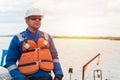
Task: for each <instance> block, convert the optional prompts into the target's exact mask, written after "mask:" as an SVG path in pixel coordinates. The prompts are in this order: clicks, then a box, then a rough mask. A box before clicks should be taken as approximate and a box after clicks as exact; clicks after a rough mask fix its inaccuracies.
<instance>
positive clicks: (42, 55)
mask: <svg viewBox="0 0 120 80" xmlns="http://www.w3.org/2000/svg"><path fill="white" fill-rule="evenodd" d="M22 50H23V53H22V55H21V58H20V61H19V64H18V69H19V71H20V72H21V73H23V74H24V75H30V74H33V73H35V72H37V71H38V70H39V69H42V70H45V71H51V70H53V68H54V65H53V60H52V56H51V53H50V50H49V43H48V41H47V40H46V39H45V38H39V39H38V41H37V43H35V42H34V41H33V40H25V41H24V43H23V45H22Z"/></svg>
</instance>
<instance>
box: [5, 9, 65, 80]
mask: <svg viewBox="0 0 120 80" xmlns="http://www.w3.org/2000/svg"><path fill="white" fill-rule="evenodd" d="M42 18H43V15H42V14H41V12H40V10H39V9H38V8H30V9H28V10H27V12H26V15H25V20H26V24H27V25H28V27H27V29H26V30H25V31H23V32H21V33H20V34H18V35H15V36H14V37H13V39H12V40H11V43H10V46H9V49H8V55H7V57H6V66H7V69H8V71H9V73H10V75H11V76H12V77H13V79H14V80H52V78H51V75H50V74H51V71H53V72H54V74H55V77H54V80H62V77H63V72H62V69H61V65H60V63H59V58H58V53H57V51H56V48H55V46H54V43H53V40H52V38H51V36H50V35H49V34H47V33H45V32H42V31H40V30H39V28H40V26H41V20H42ZM16 63H17V64H16Z"/></svg>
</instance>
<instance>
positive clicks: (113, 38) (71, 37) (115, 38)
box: [0, 35, 120, 40]
mask: <svg viewBox="0 0 120 80" xmlns="http://www.w3.org/2000/svg"><path fill="white" fill-rule="evenodd" d="M13 36H14V35H0V37H13ZM52 37H53V38H64V39H108V40H120V37H114V36H105V37H104V36H52Z"/></svg>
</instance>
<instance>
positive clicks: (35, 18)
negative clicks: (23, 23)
mask: <svg viewBox="0 0 120 80" xmlns="http://www.w3.org/2000/svg"><path fill="white" fill-rule="evenodd" d="M29 19H31V20H37V19H38V20H39V21H41V18H37V17H29Z"/></svg>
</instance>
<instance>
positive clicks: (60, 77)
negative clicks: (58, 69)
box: [54, 74, 63, 80]
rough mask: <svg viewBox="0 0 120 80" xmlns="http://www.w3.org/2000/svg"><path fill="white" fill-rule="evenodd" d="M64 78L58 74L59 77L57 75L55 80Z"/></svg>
mask: <svg viewBox="0 0 120 80" xmlns="http://www.w3.org/2000/svg"><path fill="white" fill-rule="evenodd" d="M62 77H63V76H62V75H58V74H57V75H55V78H54V80H62Z"/></svg>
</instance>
